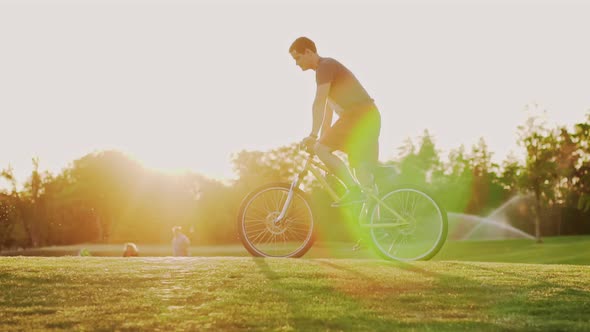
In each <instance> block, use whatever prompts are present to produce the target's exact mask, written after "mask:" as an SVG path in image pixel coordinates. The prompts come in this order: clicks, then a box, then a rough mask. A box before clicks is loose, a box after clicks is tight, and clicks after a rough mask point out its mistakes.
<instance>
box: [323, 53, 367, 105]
mask: <svg viewBox="0 0 590 332" xmlns="http://www.w3.org/2000/svg"><path fill="white" fill-rule="evenodd" d="M316 82H317V85H318V86H320V85H322V84H325V83H331V85H330V93H329V95H328V97H329V98H330V99H332V101H334V102H335V103H336V104H338V105H339V106H340V107H342V109H344V111H347V112H348V111H354V110H357V109H362V108H366V107H371V106H373V99H372V98H371V97H370V96H369V94H368V93H367V91H366V90H365V88H363V86H362V85H361V83H360V82H359V81H358V80H357V79H356V77H355V76H354V75H353V74H352V73H351V72H350V70H348V68H346V67H344V66H343V65H342V64H341V63H340V62H338V61H336V60H334V59H332V58H320V62H319V64H318V68H317V69H316Z"/></svg>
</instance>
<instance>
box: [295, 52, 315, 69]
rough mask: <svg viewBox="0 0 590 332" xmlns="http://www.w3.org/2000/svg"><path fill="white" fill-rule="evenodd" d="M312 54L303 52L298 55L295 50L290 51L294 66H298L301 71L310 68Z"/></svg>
mask: <svg viewBox="0 0 590 332" xmlns="http://www.w3.org/2000/svg"><path fill="white" fill-rule="evenodd" d="M312 53H313V52H311V51H310V50H307V49H306V50H305V52H304V53H299V52H297V51H296V50H293V51H291V56H292V57H293V60H295V64H296V65H298V66H299V67H300V68H301V70H308V69H310V68H311V55H312Z"/></svg>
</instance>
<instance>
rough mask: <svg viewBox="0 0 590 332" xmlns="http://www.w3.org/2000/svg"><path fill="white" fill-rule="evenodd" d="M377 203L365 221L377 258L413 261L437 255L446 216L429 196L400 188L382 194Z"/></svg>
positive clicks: (442, 237)
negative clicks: (378, 256)
mask: <svg viewBox="0 0 590 332" xmlns="http://www.w3.org/2000/svg"><path fill="white" fill-rule="evenodd" d="M381 201H382V202H383V205H381V204H376V206H375V207H374V208H373V210H372V213H371V215H370V220H369V223H370V229H369V233H370V238H371V240H372V242H373V246H374V248H375V249H376V251H377V252H378V253H379V254H380V255H381V256H383V257H385V258H387V259H392V260H398V261H416V260H428V259H430V258H432V257H434V255H436V254H437V253H438V252H439V250H440V249H441V248H442V246H443V244H444V243H445V241H446V238H447V227H448V226H447V213H446V211H445V210H444V209H443V208H442V207H441V206H440V205H439V204H438V203H437V202H436V200H435V199H434V198H433V197H432V196H430V195H429V194H427V193H426V192H424V191H423V190H421V189H417V188H412V187H404V188H401V189H396V190H393V191H390V192H389V193H387V194H385V195H383V197H382V198H381ZM384 205H385V206H384ZM400 217H401V218H400Z"/></svg>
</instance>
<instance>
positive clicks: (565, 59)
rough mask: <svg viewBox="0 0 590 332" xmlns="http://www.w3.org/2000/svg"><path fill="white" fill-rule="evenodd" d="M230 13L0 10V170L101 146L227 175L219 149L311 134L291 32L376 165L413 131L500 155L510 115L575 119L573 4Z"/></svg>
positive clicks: (290, 6)
mask: <svg viewBox="0 0 590 332" xmlns="http://www.w3.org/2000/svg"><path fill="white" fill-rule="evenodd" d="M243 2H244V3H246V1H243ZM23 3H24V4H23ZM47 3H49V4H47ZM247 3H248V4H247V5H246V4H243V3H242V2H241V1H240V2H239V1H215V2H213V1H212V2H199V1H194V2H188V1H164V0H162V1H61V2H58V1H48V2H22V1H19V2H17V1H0V168H5V167H7V166H8V165H9V164H11V165H12V167H13V168H14V169H15V172H16V173H17V175H18V177H19V181H24V180H25V178H26V176H27V175H28V174H29V173H30V171H31V169H32V164H31V158H32V157H34V156H38V157H39V158H40V160H41V170H49V171H51V172H52V173H54V174H56V173H58V172H60V171H61V169H62V168H63V167H65V166H67V165H68V163H70V162H72V161H73V160H75V159H78V158H80V157H82V156H83V155H85V154H87V153H90V152H92V151H95V150H103V149H117V150H121V151H123V152H125V153H127V154H128V155H130V156H131V157H134V158H136V159H138V160H140V161H142V162H143V163H144V165H145V166H147V167H151V168H157V169H163V170H179V169H190V170H192V171H195V172H199V173H202V174H205V175H207V176H210V177H214V178H219V179H223V178H231V177H234V174H233V172H232V169H231V163H230V155H231V153H235V152H238V151H240V150H242V149H250V150H251V149H258V150H267V149H271V148H275V147H278V146H281V145H286V144H289V143H291V142H295V141H299V140H300V139H301V138H303V137H304V136H305V135H306V134H307V133H308V132H309V130H310V128H311V104H312V101H313V96H314V92H315V79H314V77H315V76H314V72H312V71H308V72H301V71H300V70H299V68H298V67H296V66H295V64H294V61H293V60H292V59H291V57H290V55H289V53H288V48H289V46H290V44H291V42H292V41H293V40H294V39H295V38H297V37H299V36H308V37H310V38H311V39H313V40H314V41H315V42H316V44H317V46H318V53H319V54H320V55H322V56H329V57H334V58H336V59H337V60H339V61H340V62H342V63H343V64H344V65H346V66H347V67H348V68H349V69H351V70H352V72H353V73H355V75H356V76H357V78H359V80H360V81H361V83H362V84H363V85H364V86H365V88H366V89H367V90H368V91H369V93H370V94H371V95H372V97H373V98H374V99H375V100H376V102H377V105H378V106H379V108H380V110H381V113H382V119H383V120H382V121H383V124H382V134H381V160H387V159H391V158H392V157H394V156H396V155H397V152H398V151H397V148H398V147H399V146H401V145H402V143H403V141H404V139H406V138H407V137H411V138H414V139H415V138H416V137H418V136H420V135H421V134H422V132H423V130H424V129H428V130H430V132H431V134H433V135H434V137H435V142H436V145H437V147H438V148H439V149H441V150H442V152H443V157H445V158H446V153H447V152H448V151H449V150H450V149H452V148H457V147H458V146H459V145H460V144H464V145H465V146H466V147H467V148H468V149H470V147H471V145H473V144H475V143H476V142H477V140H478V139H479V137H483V138H484V139H485V140H486V142H487V143H488V145H489V148H490V150H491V151H492V152H494V153H495V156H494V160H495V161H496V162H501V161H502V160H503V159H504V158H505V157H506V155H507V154H508V153H509V151H510V150H513V151H515V152H517V154H518V153H520V152H519V149H518V148H517V146H516V143H515V142H516V128H517V126H518V125H521V124H523V123H524V120H525V119H526V118H527V116H528V115H529V113H526V112H525V111H524V109H525V105H527V104H531V103H538V104H539V105H540V106H539V109H544V110H547V117H548V120H549V124H550V125H552V126H553V125H555V124H563V125H568V126H569V125H571V124H573V123H576V122H581V121H584V119H585V114H586V112H587V111H588V110H589V109H590V89H589V88H590V65H589V61H590V48H589V46H588V43H589V39H588V36H589V35H588V33H589V32H590V19H588V18H589V16H590V15H589V14H590V5H585V4H583V3H582V2H571V1H570V2H564V1H554V2H547V1H545V2H532V1H528V2H522V1H521V2H516V1H505V2H502V1H500V2H498V1H494V2H492V1H454V2H444V3H443V2H442V1H360V0H359V1H257V2H252V1H250V2H247Z"/></svg>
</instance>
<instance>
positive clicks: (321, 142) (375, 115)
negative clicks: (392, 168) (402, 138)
mask: <svg viewBox="0 0 590 332" xmlns="http://www.w3.org/2000/svg"><path fill="white" fill-rule="evenodd" d="M289 53H291V56H292V57H293V59H294V60H295V62H296V64H297V65H298V66H299V67H301V70H303V71H305V70H308V69H311V70H314V71H315V74H316V83H317V90H316V96H315V100H314V102H313V122H312V129H311V133H310V134H309V136H307V137H306V138H304V139H303V141H302V144H303V145H305V146H307V147H309V148H311V149H313V151H314V152H315V153H316V154H317V156H318V157H319V158H320V160H321V161H322V162H323V163H324V164H326V166H327V167H328V169H330V171H331V172H333V173H334V174H336V175H337V176H338V177H339V178H340V179H341V180H342V181H343V182H344V184H345V185H346V187H347V192H346V193H345V194H344V196H343V197H342V199H341V200H340V201H338V202H335V204H334V206H346V205H351V204H357V203H361V202H363V201H364V200H365V199H366V198H365V196H364V194H363V190H370V188H373V183H374V179H373V175H372V173H373V168H374V167H375V166H376V165H377V161H378V158H379V132H380V129H381V116H380V114H379V110H378V109H377V106H375V103H374V101H373V99H372V98H371V97H370V96H369V94H368V93H367V91H366V90H365V88H364V87H363V86H362V85H361V84H360V82H359V81H358V80H357V78H356V77H355V76H354V75H353V74H352V72H351V71H350V70H348V69H347V68H346V67H345V66H344V65H342V64H341V63H340V62H338V61H336V60H334V59H332V58H328V57H321V56H319V55H318V53H317V49H316V46H315V43H314V42H313V41H312V40H310V39H309V38H307V37H300V38H297V39H296V40H295V41H294V42H293V43H292V44H291V47H290V48H289ZM334 113H336V114H338V120H337V121H336V122H335V123H334V124H333V125H332V117H333V114H334ZM320 130H321V135H319V134H320ZM318 138H319V139H318ZM335 150H340V151H342V152H345V153H346V154H347V156H348V160H349V162H350V166H351V167H352V168H353V169H354V173H355V176H356V179H355V177H354V176H353V175H352V174H351V173H350V171H349V169H348V167H346V164H345V163H344V162H343V161H342V160H341V159H340V158H339V157H338V156H336V155H334V154H333V152H334V151H335ZM357 180H358V182H357Z"/></svg>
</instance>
